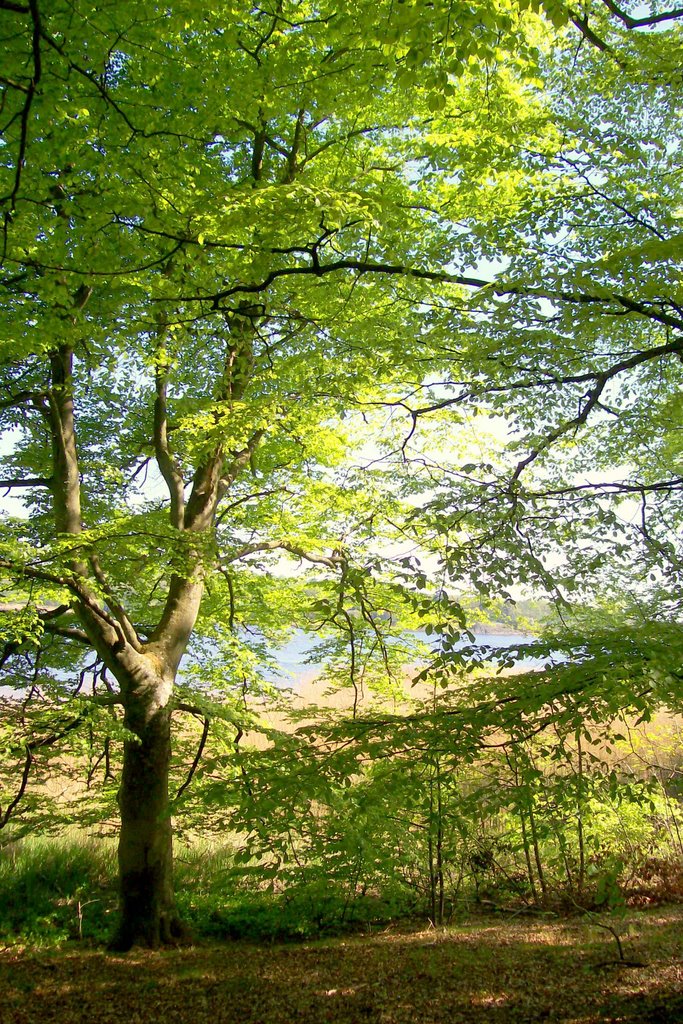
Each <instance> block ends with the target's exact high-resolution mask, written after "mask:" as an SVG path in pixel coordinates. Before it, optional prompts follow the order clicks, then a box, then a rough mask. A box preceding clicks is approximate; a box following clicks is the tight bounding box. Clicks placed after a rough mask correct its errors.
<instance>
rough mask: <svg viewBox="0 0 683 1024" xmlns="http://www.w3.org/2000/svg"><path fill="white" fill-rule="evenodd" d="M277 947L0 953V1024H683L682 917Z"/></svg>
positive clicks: (576, 921)
mask: <svg viewBox="0 0 683 1024" xmlns="http://www.w3.org/2000/svg"><path fill="white" fill-rule="evenodd" d="M595 920H600V921H602V922H605V923H610V924H611V925H612V926H613V927H614V928H615V929H617V931H618V932H619V934H620V935H621V936H622V941H623V946H624V957H625V958H626V959H627V960H628V961H638V962H640V963H642V965H643V966H625V965H623V964H622V965H619V964H615V963H614V961H615V959H617V958H618V950H617V946H616V943H615V940H614V938H613V936H612V935H611V934H610V933H609V932H608V931H606V930H605V929H604V928H600V927H598V926H597V925H596V924H595V923H594V922H593V923H592V922H591V920H590V919H589V918H587V917H583V918H570V919H566V920H546V919H539V918H528V917H521V916H518V917H515V918H510V919H505V920H501V919H500V918H499V917H494V916H493V915H491V916H487V917H478V918H471V919H469V920H468V921H467V922H466V923H460V924H457V925H453V926H452V927H448V928H444V929H428V930H410V929H409V928H403V929H398V928H396V929H393V928H392V929H388V930H377V931H376V932H370V933H366V934H364V935H356V936H352V937H346V938H343V939H342V938H338V939H324V940H320V941H315V942H302V943H290V944H287V945H261V946H257V945H253V944H246V943H242V942H226V943H204V944H200V945H196V946H189V947H184V948H179V949H172V950H165V951H163V952H140V951H135V952H132V953H128V954H126V955H125V956H121V955H109V954H107V953H105V952H104V951H103V950H101V949H93V948H88V947H85V946H83V945H82V944H81V945H78V944H76V943H70V944H66V945H64V946H63V947H61V948H60V949H57V950H49V951H48V950H31V949H26V948H19V947H16V946H15V947H8V948H5V949H4V950H0V1022H2V1024H50V1022H60V1024H67V1022H68V1024H85V1022H86V1021H87V1022H88V1024H90V1022H92V1021H96V1022H99V1024H153V1022H154V1024H156V1022H163V1024H209V1022H211V1024H233V1022H234V1024H238V1022H239V1024H292V1022H299V1024H323V1022H337V1024H365V1022H369V1024H484V1022H486V1024H507V1022H511V1024H517V1022H536V1021H539V1022H540V1021H543V1022H546V1021H554V1022H562V1024H598V1022H599V1024H608V1022H609V1024H616V1022H619V1024H622V1022H627V1021H634V1022H648V1024H681V1022H683V960H682V959H681V957H682V955H683V907H682V906H676V907H658V908H651V909H648V910H646V911H640V912H633V913H629V914H628V916H627V917H626V918H625V919H619V920H614V919H610V918H609V917H602V918H595Z"/></svg>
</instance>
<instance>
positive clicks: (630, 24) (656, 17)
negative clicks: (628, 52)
mask: <svg viewBox="0 0 683 1024" xmlns="http://www.w3.org/2000/svg"><path fill="white" fill-rule="evenodd" d="M602 3H603V4H604V5H605V7H606V8H607V9H608V10H609V11H610V12H611V13H612V14H613V15H614V16H615V17H617V18H618V19H619V21H621V22H623V24H624V25H626V28H651V27H652V26H653V25H661V24H662V22H664V21H678V20H679V19H680V18H683V7H676V8H674V9H673V10H671V11H663V12H662V13H661V14H650V15H648V16H647V17H644V18H633V17H631V15H630V14H627V12H626V11H622V9H621V8H620V7H618V6H617V4H615V3H614V0H602Z"/></svg>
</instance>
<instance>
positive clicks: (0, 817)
mask: <svg viewBox="0 0 683 1024" xmlns="http://www.w3.org/2000/svg"><path fill="white" fill-rule="evenodd" d="M32 764H33V754H32V753H31V750H30V748H29V747H26V757H25V759H24V770H23V772H22V775H21V783H20V785H19V790H18V792H17V795H16V796H15V797H14V799H13V800H12V801H11V802H10V803H9V804H8V805H7V807H6V809H5V812H4V814H3V813H2V811H1V810H0V828H4V827H5V825H6V824H7V822H8V821H9V820H10V818H11V817H12V813H13V811H14V810H15V808H16V807H17V805H18V804H19V802H20V801H21V799H22V797H23V795H24V793H25V792H26V787H27V785H28V780H29V775H30V774H31V765H32Z"/></svg>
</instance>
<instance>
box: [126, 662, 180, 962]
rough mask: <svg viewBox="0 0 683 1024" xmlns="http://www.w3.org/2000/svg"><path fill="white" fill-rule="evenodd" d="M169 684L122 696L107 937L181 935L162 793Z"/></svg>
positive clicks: (145, 940)
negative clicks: (113, 903) (114, 895)
mask: <svg viewBox="0 0 683 1024" xmlns="http://www.w3.org/2000/svg"><path fill="white" fill-rule="evenodd" d="M168 690H169V686H168V683H167V682H166V681H164V680H161V679H160V680H159V681H158V683H157V685H156V686H149V687H145V688H144V689H141V690H140V689H138V691H137V692H136V693H135V694H134V695H130V694H129V696H128V699H127V700H126V708H125V717H124V724H125V726H126V728H127V729H129V730H130V731H131V732H132V733H134V734H135V736H136V737H137V740H133V739H130V740H128V741H126V743H125V745H124V752H123V772H122V776H121V788H120V790H119V810H120V814H121V830H120V834H119V854H118V855H119V880H120V901H121V902H120V910H121V920H120V925H119V928H118V931H117V933H116V935H115V937H114V939H113V941H112V943H111V948H112V949H116V950H126V949H130V948H131V947H132V946H147V947H149V948H151V949H155V948H157V947H158V946H160V945H163V944H167V943H172V942H175V941H177V940H178V939H180V938H182V937H183V934H184V929H183V926H182V924H181V922H180V920H179V919H178V916H177V912H176V908H175V901H174V897H173V854H172V823H171V815H170V805H169V796H168V774H169V764H170V757H171V712H170V706H169V703H168V700H167V699H164V696H165V695H166V694H167V693H168Z"/></svg>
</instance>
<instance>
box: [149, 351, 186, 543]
mask: <svg viewBox="0 0 683 1024" xmlns="http://www.w3.org/2000/svg"><path fill="white" fill-rule="evenodd" d="M168 371H169V364H168V360H167V358H166V353H165V351H164V349H163V345H162V342H161V340H160V342H159V345H158V347H157V352H156V360H155V367H154V380H155V385H156V398H155V400H154V451H155V454H156V460H157V465H158V467H159V472H160V473H161V475H162V477H163V478H164V480H165V482H166V486H167V488H168V493H169V497H170V499H171V511H170V516H171V525H172V526H175V528H176V529H177V530H182V529H183V527H184V520H185V497H184V480H183V475H182V473H181V471H180V468H179V466H178V464H177V462H176V460H175V459H174V458H173V456H172V454H171V449H170V445H169V441H168V410H167V404H166V389H167V386H168Z"/></svg>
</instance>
